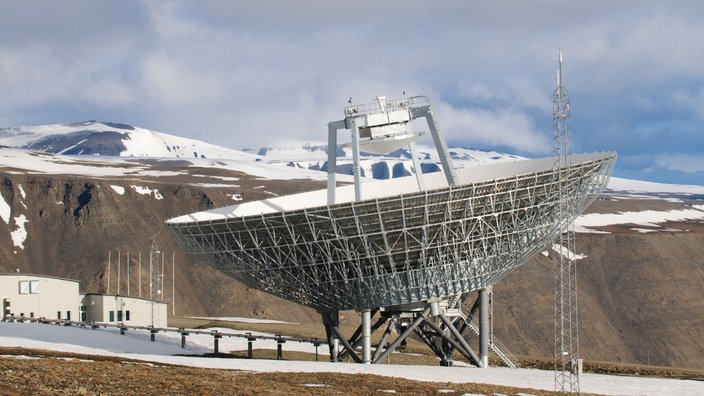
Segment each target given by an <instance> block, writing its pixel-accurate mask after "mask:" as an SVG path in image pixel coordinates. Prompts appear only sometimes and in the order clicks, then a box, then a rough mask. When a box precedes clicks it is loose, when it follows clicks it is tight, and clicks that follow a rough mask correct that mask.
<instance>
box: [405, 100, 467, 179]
mask: <svg viewBox="0 0 704 396" xmlns="http://www.w3.org/2000/svg"><path fill="white" fill-rule="evenodd" d="M411 116H412V117H413V118H414V119H415V118H419V117H425V121H426V122H427V123H428V128H429V129H430V134H431V135H432V136H433V142H434V143H435V148H436V149H437V151H438V156H439V157H440V163H441V164H442V170H443V172H445V177H446V178H447V182H448V183H449V184H450V185H451V186H455V185H457V172H456V171H455V166H454V165H453V164H452V158H451V156H450V149H449V148H448V147H447V142H446V141H445V136H444V135H443V133H442V130H441V129H440V126H439V125H438V123H437V120H436V119H435V115H434V113H433V109H432V107H430V104H428V105H427V106H418V107H413V108H411Z"/></svg>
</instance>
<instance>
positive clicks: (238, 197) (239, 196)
mask: <svg viewBox="0 0 704 396" xmlns="http://www.w3.org/2000/svg"><path fill="white" fill-rule="evenodd" d="M227 196H228V197H230V198H232V200H233V201H241V200H242V199H243V198H242V194H227Z"/></svg>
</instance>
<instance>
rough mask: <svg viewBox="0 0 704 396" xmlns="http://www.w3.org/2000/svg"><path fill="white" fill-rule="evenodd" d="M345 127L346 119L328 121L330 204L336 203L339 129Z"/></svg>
mask: <svg viewBox="0 0 704 396" xmlns="http://www.w3.org/2000/svg"><path fill="white" fill-rule="evenodd" d="M340 129H345V121H344V120H340V121H333V122H329V123H328V205H334V204H335V186H336V181H335V173H336V172H337V131H338V130H340Z"/></svg>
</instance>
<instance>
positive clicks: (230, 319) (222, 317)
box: [192, 316, 295, 324]
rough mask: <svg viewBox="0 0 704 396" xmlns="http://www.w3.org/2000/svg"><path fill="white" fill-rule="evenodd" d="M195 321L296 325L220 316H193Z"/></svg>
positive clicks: (277, 321)
mask: <svg viewBox="0 0 704 396" xmlns="http://www.w3.org/2000/svg"><path fill="white" fill-rule="evenodd" d="M192 318H193V319H208V320H219V321H221V322H240V323H285V324H295V323H291V322H284V321H281V320H273V319H256V318H241V317H238V316H220V317H207V318H206V317H203V316H192Z"/></svg>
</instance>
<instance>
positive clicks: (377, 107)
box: [345, 96, 430, 117]
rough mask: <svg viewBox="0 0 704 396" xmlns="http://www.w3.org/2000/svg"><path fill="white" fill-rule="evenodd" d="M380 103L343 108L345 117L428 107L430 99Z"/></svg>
mask: <svg viewBox="0 0 704 396" xmlns="http://www.w3.org/2000/svg"><path fill="white" fill-rule="evenodd" d="M381 103H383V104H384V108H382V107H381ZM381 103H380V101H378V100H377V101H374V102H371V103H364V104H360V105H351V106H347V107H345V116H346V117H354V116H358V115H366V114H379V113H385V112H388V111H396V110H405V109H408V108H410V107H420V106H429V105H430V99H429V98H428V97H427V96H411V97H407V98H401V99H384V100H382V101H381Z"/></svg>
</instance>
